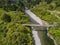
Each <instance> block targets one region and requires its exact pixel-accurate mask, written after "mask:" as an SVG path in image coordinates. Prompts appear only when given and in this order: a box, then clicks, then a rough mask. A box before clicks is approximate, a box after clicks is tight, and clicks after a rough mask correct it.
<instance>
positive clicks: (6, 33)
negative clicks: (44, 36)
mask: <svg viewBox="0 0 60 45" xmlns="http://www.w3.org/2000/svg"><path fill="white" fill-rule="evenodd" d="M24 7H28V8H29V9H30V10H31V11H32V12H33V13H35V14H36V15H37V16H38V17H40V18H41V19H42V20H44V21H46V22H47V23H48V24H53V23H54V22H55V23H56V24H57V25H58V26H56V27H54V28H49V32H50V34H52V36H53V37H54V38H55V40H56V41H57V43H58V44H59V45H60V31H59V30H60V18H57V17H56V16H55V14H56V15H58V16H60V14H57V12H60V0H0V45H33V43H34V42H33V39H32V35H31V28H30V27H26V26H23V25H22V24H26V23H28V24H29V23H30V21H29V18H28V17H27V16H26V14H25V13H24ZM51 11H57V12H56V13H53V14H52V13H51Z"/></svg>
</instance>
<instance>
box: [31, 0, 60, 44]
mask: <svg viewBox="0 0 60 45" xmlns="http://www.w3.org/2000/svg"><path fill="white" fill-rule="evenodd" d="M59 2H60V0H52V1H51V2H50V3H48V2H47V1H42V2H40V3H39V4H37V5H36V6H34V7H33V8H31V11H32V12H33V13H35V14H36V15H37V16H38V17H40V18H41V19H42V20H44V21H46V22H47V23H48V24H50V25H52V24H54V23H55V24H56V27H51V28H49V33H50V34H51V35H52V36H53V37H54V39H55V40H56V41H57V43H58V45H60V19H59V18H57V17H56V16H55V13H54V14H51V13H50V12H49V11H48V10H50V11H57V12H60V3H59ZM56 15H58V16H60V14H56Z"/></svg>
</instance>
